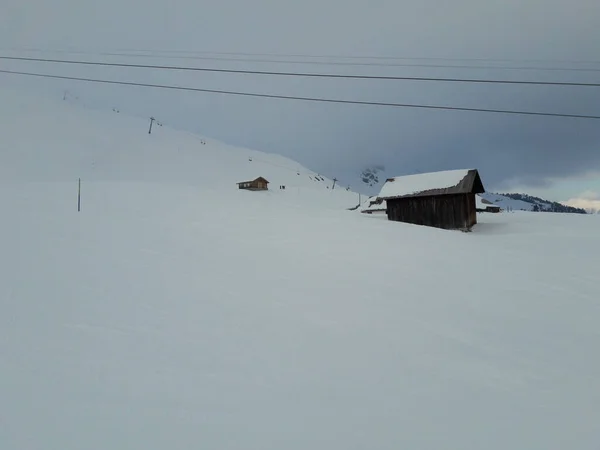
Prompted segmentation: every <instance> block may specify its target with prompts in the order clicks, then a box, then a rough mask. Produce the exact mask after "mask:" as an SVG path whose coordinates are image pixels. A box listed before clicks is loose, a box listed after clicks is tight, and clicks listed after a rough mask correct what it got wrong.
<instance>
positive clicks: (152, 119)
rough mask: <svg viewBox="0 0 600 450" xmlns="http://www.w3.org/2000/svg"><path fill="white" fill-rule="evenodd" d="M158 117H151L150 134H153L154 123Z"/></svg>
mask: <svg viewBox="0 0 600 450" xmlns="http://www.w3.org/2000/svg"><path fill="white" fill-rule="evenodd" d="M155 120H156V119H155V118H154V117H150V129H149V130H148V134H152V124H153V123H154V121H155Z"/></svg>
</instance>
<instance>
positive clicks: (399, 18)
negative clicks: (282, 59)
mask: <svg viewBox="0 0 600 450" xmlns="http://www.w3.org/2000/svg"><path fill="white" fill-rule="evenodd" d="M0 8H2V10H1V11H0V41H1V42H3V46H4V47H7V48H9V47H25V46H32V47H42V48H67V47H77V48H83V49H89V50H115V49H156V50H160V49H177V50H195V51H205V50H210V51H225V52H229V51H241V52H257V53H271V52H275V53H277V52H281V53H308V54H346V55H352V54H354V55H365V54H367V55H397V56H408V57H449V58H507V59H525V60H527V61H521V62H519V61H513V62H502V63H501V62H490V61H463V62H462V64H465V65H488V66H506V65H511V66H552V67H567V68H594V69H598V70H600V64H579V63H577V64H576V63H564V62H560V61H556V62H543V63H541V62H537V61H534V60H540V59H543V60H594V59H595V58H596V57H597V52H596V49H597V43H598V42H600V30H599V29H598V28H597V26H596V24H597V21H598V18H600V2H597V0H578V1H575V2H568V3H567V2H564V1H558V0H544V1H542V0H531V1H528V2H523V1H521V0H504V1H502V2H501V1H495V0H494V1H489V2H480V1H474V0H459V1H454V2H448V1H446V0H444V1H442V0H426V1H423V0H422V1H416V0H415V1H410V2H408V1H405V2H398V1H384V0H379V1H375V2H362V1H358V0H354V1H349V0H345V1H342V0H329V1H317V0H306V1H304V2H286V1H283V2H282V1H269V0H261V1H256V2H251V4H250V3H248V2H247V1H242V0H230V1H228V2H219V3H217V2H198V1H192V0H175V1H173V2H158V1H155V0H147V1H144V2H142V1H138V0H125V1H123V0H121V1H118V2H117V1H116V0H105V1H104V2H101V3H98V2H91V1H84V0H57V1H55V2H52V4H50V3H48V2H45V1H42V0H37V1H35V0H31V1H29V2H22V1H20V0H5V1H4V2H3V6H0ZM80 57H82V56H80ZM304 59H306V58H304ZM138 61H139V60H136V62H138ZM163 62H167V63H184V64H189V65H201V66H211V67H232V68H257V69H275V70H300V69H301V70H303V71H315V72H317V71H318V72H335V73H364V74H373V75H377V74H399V75H422V76H441V77H444V76H446V77H447V76H449V77H468V78H507V79H541V80H547V81H551V80H559V81H560V80H572V81H595V82H597V80H598V74H600V71H599V72H582V71H533V70H501V69H498V70H492V69H487V70H484V69H475V68H470V69H467V68H462V69H458V68H454V69H451V68H434V67H429V68H425V67H368V66H356V67H348V66H332V67H329V66H322V65H280V64H271V65H269V64H258V63H253V62H246V63H234V62H225V61H202V60H189V59H188V60H182V61H180V60H172V59H168V60H166V61H165V60H163ZM379 62H381V61H379ZM388 62H390V61H388ZM393 62H395V63H422V64H447V65H450V64H460V63H461V62H458V61H444V60H437V59H435V60H421V61H417V60H410V61H409V60H406V61H402V60H399V61H393ZM0 68H12V69H24V68H26V69H35V70H40V71H45V72H51V73H59V74H69V75H76V76H97V77H104V78H119V79H128V80H138V81H144V82H159V83H171V84H179V85H189V86H198V87H207V88H210V89H227V90H239V91H249V92H266V93H280V94H287V95H301V96H317V97H319V96H322V97H330V98H346V99H357V100H376V101H377V100H379V101H387V102H402V103H422V104H434V105H452V106H467V107H484V108H502V109H519V110H532V111H536V110H539V111H551V112H568V113H584V114H585V113H587V114H595V115H600V109H599V108H598V106H597V105H598V104H600V103H599V100H600V89H598V88H581V89H574V88H573V89H571V88H558V87H556V88H554V87H547V88H541V87H533V86H531V87H514V86H513V87H506V86H499V85H458V84H443V83H440V84H434V83H409V82H388V81H385V82H368V81H357V80H354V81H353V80H308V79H291V78H290V79H281V78H267V77H257V76H238V75H216V74H197V73H194V74H189V73H185V74H184V73H176V72H151V71H141V70H121V69H108V68H107V69H102V70H99V69H90V68H78V67H57V66H52V67H50V66H42V65H35V64H17V63H10V64H9V63H6V62H0ZM6 80H7V78H6V77H5V76H2V77H0V82H7V81H6ZM11 82H12V81H11ZM19 83H20V84H22V85H24V86H35V87H36V88H43V89H47V90H53V91H54V92H60V91H61V90H63V89H70V90H72V91H73V92H76V93H77V94H78V95H79V96H80V98H81V99H82V101H84V100H85V101H86V102H87V103H89V104H91V105H94V106H97V107H107V108H111V107H113V106H118V107H119V108H120V109H121V110H122V111H124V112H129V113H132V114H136V115H141V116H150V115H155V116H158V117H160V118H161V119H162V120H163V121H164V122H165V123H168V124H171V125H174V126H175V127H177V128H183V129H188V130H193V131H197V132H200V133H203V134H205V135H208V136H211V137H215V138H217V139H221V140H223V141H226V142H229V143H232V144H236V145H245V146H249V147H254V148H258V149H261V150H265V151H270V152H275V153H281V154H284V155H286V156H290V157H292V158H294V159H296V160H299V161H300V162H301V163H303V164H305V165H307V166H309V167H311V168H314V169H315V170H317V171H321V172H323V173H325V174H327V175H330V176H337V177H338V178H340V179H343V181H344V182H346V183H350V184H352V185H354V186H357V182H358V174H359V173H360V171H361V170H362V169H363V168H364V167H365V166H367V165H375V164H383V165H385V166H386V170H387V172H389V173H390V174H392V175H400V174H403V173H412V172H415V171H429V170H442V169H448V168H456V167H464V166H469V167H478V168H480V169H481V171H482V174H483V175H484V177H485V182H486V186H492V187H495V186H497V187H499V188H500V187H504V186H506V185H507V183H508V181H509V180H512V181H514V180H517V181H519V182H520V183H525V184H529V185H531V186H543V185H544V184H545V183H548V180H549V179H550V178H555V177H563V176H564V177H572V176H574V175H577V174H579V173H583V172H585V171H587V170H589V169H590V167H594V166H595V167H598V166H600V151H598V150H599V148H598V147H599V144H600V131H598V129H599V128H598V122H597V121H584V120H572V119H560V118H537V117H522V116H503V115H495V114H477V113H467V112H449V111H425V110H416V109H406V110H403V109H394V108H375V107H366V106H352V105H328V104H313V103H304V102H292V101H283V100H268V99H255V98H240V97H227V96H222V95H213V94H194V93H184V92H172V91H151V90H144V89H134V88H120V87H110V86H99V85H85V84H82V83H77V82H72V83H68V82H54V81H46V80H19Z"/></svg>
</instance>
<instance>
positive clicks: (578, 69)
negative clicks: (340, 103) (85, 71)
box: [65, 51, 600, 72]
mask: <svg viewBox="0 0 600 450" xmlns="http://www.w3.org/2000/svg"><path fill="white" fill-rule="evenodd" d="M65 53H72V54H76V53H79V54H89V52H76V51H74V52H65ZM97 55H98V56H118V57H128V58H161V59H192V60H205V61H229V62H246V63H248V62H252V63H271V64H303V65H323V66H363V67H421V68H433V69H440V68H443V69H486V70H537V71H571V72H600V68H596V69H594V68H582V67H533V66H484V65H468V64H464V65H462V64H461V65H458V64H454V65H448V64H407V63H376V62H340V61H306V60H305V61H292V60H281V59H257V58H243V59H242V58H230V57H219V56H175V55H141V54H136V53H115V52H99V53H97Z"/></svg>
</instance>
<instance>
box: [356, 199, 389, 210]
mask: <svg viewBox="0 0 600 450" xmlns="http://www.w3.org/2000/svg"><path fill="white" fill-rule="evenodd" d="M368 203H369V205H368V206H367V207H366V208H365V209H363V210H362V211H361V213H363V214H385V211H386V204H385V201H384V200H383V199H381V198H378V197H371V198H370V199H369V201H368Z"/></svg>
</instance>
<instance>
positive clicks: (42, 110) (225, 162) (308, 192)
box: [0, 89, 358, 208]
mask: <svg viewBox="0 0 600 450" xmlns="http://www.w3.org/2000/svg"><path fill="white" fill-rule="evenodd" d="M0 127H1V128H0V131H1V132H2V148H1V151H2V156H1V157H2V160H1V164H0V180H2V181H11V180H14V181H16V180H19V181H67V180H69V181H73V182H75V181H76V180H77V179H78V178H79V177H81V178H82V179H83V183H84V185H85V184H86V183H88V182H90V181H128V182H152V183H169V184H179V185H187V186H197V187H200V188H202V189H203V192H205V193H206V194H207V196H209V197H210V196H213V195H214V194H215V193H216V192H219V193H220V192H230V191H235V190H237V185H236V183H238V182H240V181H246V180H252V179H254V178H257V177H259V176H263V177H265V178H266V179H267V180H268V181H269V182H270V185H269V188H270V190H271V192H269V193H268V194H267V195H268V196H285V198H286V199H287V201H298V200H299V197H298V193H299V192H301V193H302V200H310V201H320V202H322V203H323V202H324V203H326V204H329V205H332V206H334V207H336V208H339V207H352V206H356V205H357V204H358V194H354V193H352V192H349V191H346V189H345V188H344V187H342V186H339V185H338V186H337V187H335V189H334V191H333V192H332V190H331V188H332V187H333V181H332V180H330V179H327V178H325V177H323V176H320V175H319V174H317V173H314V172H313V171H311V170H309V169H307V168H305V167H303V166H301V165H300V164H298V163H297V162H295V161H292V160H290V159H288V158H284V157H282V156H279V155H274V154H267V153H263V152H259V151H254V150H249V149H245V148H236V147H232V146H229V145H225V144H223V143H220V142H216V141H213V140H210V139H206V138H203V137H200V136H197V135H194V134H191V133H186V132H182V131H177V130H173V129H169V128H168V127H166V126H156V125H154V127H153V131H152V134H149V133H148V127H149V120H148V121H145V120H141V119H138V118H131V117H127V116H125V115H124V114H118V113H114V112H112V111H108V112H104V111H94V110H86V109H82V108H80V107H76V106H74V105H72V104H69V103H68V102H61V101H55V100H51V99H40V98H37V97H34V96H31V95H27V94H26V93H23V92H16V91H11V90H7V89H0ZM280 185H285V187H286V189H285V191H282V190H280V189H279V186H280ZM244 194H246V195H247V194H248V192H241V193H238V195H244ZM261 194H265V193H261ZM292 194H296V196H295V197H294V196H293V195H292ZM253 195H254V196H255V197H256V196H257V195H258V194H257V193H253ZM205 200H206V205H205V206H206V207H209V206H210V205H211V202H212V200H213V199H211V198H205ZM199 201H200V200H199Z"/></svg>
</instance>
